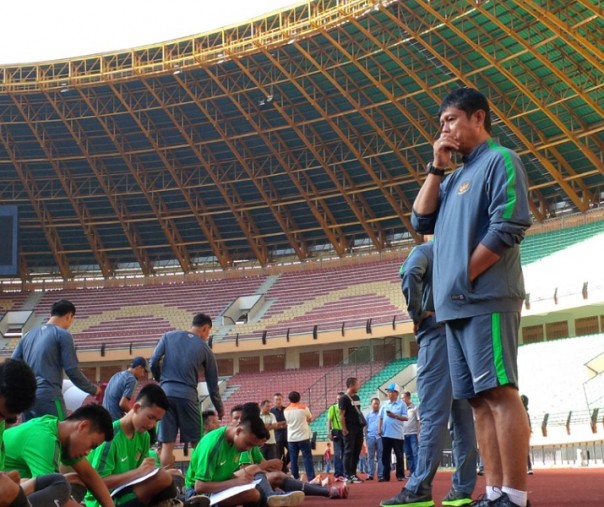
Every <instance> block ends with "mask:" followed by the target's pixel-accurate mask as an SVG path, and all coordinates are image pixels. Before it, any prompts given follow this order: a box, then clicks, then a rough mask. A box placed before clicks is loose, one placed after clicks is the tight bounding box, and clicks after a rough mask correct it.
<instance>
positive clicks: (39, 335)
mask: <svg viewBox="0 0 604 507" xmlns="http://www.w3.org/2000/svg"><path fill="white" fill-rule="evenodd" d="M75 313H76V308H75V306H74V304H73V303H72V302H71V301H67V300H66V299H61V300H60V301H57V302H56V303H54V304H53V305H52V308H51V309H50V319H48V322H47V323H46V324H44V325H43V326H40V327H37V328H34V329H32V330H30V331H28V332H27V334H26V335H25V336H24V337H23V338H22V339H21V341H19V343H18V344H17V347H16V348H15V351H14V352H13V359H21V360H23V361H25V362H26V363H27V364H28V365H29V366H30V367H31V369H32V370H33V371H34V374H35V375H36V382H37V389H36V401H35V402H34V404H33V406H32V407H31V408H30V409H29V410H26V411H25V412H23V414H22V419H23V422H25V421H28V420H29V419H33V418H34V417H40V416H43V415H47V414H48V415H54V416H56V417H58V418H59V420H63V419H65V417H67V413H66V412H67V409H66V408H65V400H64V399H63V370H65V373H66V374H67V376H68V377H69V379H70V380H71V381H72V382H73V383H74V385H75V386H76V387H79V388H80V389H81V390H82V391H84V392H87V393H89V394H92V395H93V396H98V394H99V393H100V389H99V387H98V386H96V385H95V384H93V383H91V382H90V381H89V380H88V379H87V378H86V376H85V375H84V374H83V373H82V370H80V367H79V364H78V358H77V356H76V351H75V346H74V344H73V338H72V336H71V333H70V332H69V331H68V329H69V328H70V327H71V325H72V324H73V321H74V319H75Z"/></svg>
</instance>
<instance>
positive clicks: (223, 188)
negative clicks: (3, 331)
mask: <svg viewBox="0 0 604 507" xmlns="http://www.w3.org/2000/svg"><path fill="white" fill-rule="evenodd" d="M292 27H294V28H292ZM602 33H604V22H603V19H602V6H601V3H600V2H598V1H595V0H594V1H592V2H590V1H587V0H582V1H581V0H580V1H576V2H565V1H559V2H556V1H548V2H545V1H530V0H529V1H524V0H523V1H515V2H479V3H478V4H477V3H476V2H475V1H467V2H464V1H461V2H448V1H442V2H440V1H431V2H428V1H421V0H420V1H405V2H399V1H395V2H391V1H390V2H386V1H382V2H379V1H375V2H374V1H370V2H360V1H358V0H357V1H348V2H342V1H336V0H331V1H329V0H324V1H322V2H310V3H308V4H305V5H304V6H300V7H297V8H294V9H291V10H289V11H284V12H283V13H281V14H279V15H277V16H276V17H275V16H273V17H271V18H266V19H264V20H260V21H259V20H256V21H255V22H254V23H252V24H250V25H245V26H241V27H237V28H233V29H231V30H230V31H221V32H218V33H215V34H204V35H203V36H199V37H197V38H192V39H186V40H183V41H176V42H174V43H172V44H167V45H163V46H158V47H154V48H142V49H133V50H132V51H131V52H129V53H120V54H115V55H103V56H97V57H89V58H86V59H76V60H70V61H67V62H51V63H47V64H38V65H29V66H23V67H14V66H13V67H0V79H1V81H0V204H16V205H18V207H19V213H20V225H19V233H20V246H19V248H20V254H21V255H20V258H21V277H22V278H23V279H28V278H30V277H36V276H42V274H44V275H45V276H46V275H47V274H52V275H58V276H61V277H62V278H64V279H70V278H73V277H76V276H80V275H82V274H83V273H85V272H87V273H89V272H95V271H96V272H100V273H102V276H104V277H112V276H116V275H117V274H119V273H120V270H122V269H127V270H131V271H139V272H142V273H144V274H146V275H149V274H152V273H154V272H157V271H158V270H160V269H162V266H176V267H177V269H178V270H181V271H184V272H190V271H195V270H198V269H201V268H202V267H204V266H207V265H208V264H209V265H214V266H215V267H217V268H229V267H231V266H233V265H234V264H236V263H237V262H240V261H249V260H253V261H254V262H256V263H259V264H262V265H266V264H269V263H272V262H278V261H279V259H281V258H285V257H287V258H290V259H292V258H294V259H299V260H305V259H307V258H311V257H314V256H316V255H318V252H324V251H329V252H331V253H333V254H335V255H344V254H346V253H349V252H350V251H352V250H354V249H356V248H361V247H362V248H370V249H373V250H382V249H384V248H387V247H388V246H390V245H391V244H392V243H393V242H395V241H397V240H400V239H403V238H408V239H415V240H416V239H417V238H416V237H415V233H414V232H413V231H412V229H411V227H410V224H409V213H410V210H411V204H412V202H413V199H414V197H415V195H416V194H417V191H418V189H419V187H420V185H421V182H422V181H423V172H424V167H425V163H426V162H427V161H429V160H430V159H431V153H432V147H431V143H432V140H433V138H434V137H435V136H436V135H437V132H438V121H437V116H436V114H437V109H438V104H439V102H440V100H441V98H442V97H443V96H444V95H445V94H446V93H447V92H448V91H449V90H451V89H453V88H456V87H458V86H463V85H467V86H472V87H476V88H478V89H480V90H481V91H483V92H484V93H486V95H487V96H488V97H489V99H490V100H491V104H492V106H493V123H494V126H493V135H494V137H496V138H498V140H499V142H500V143H501V144H503V145H504V146H507V147H510V148H512V149H514V150H516V151H517V152H519V153H520V154H521V156H522V159H523V161H524V164H525V167H526V169H527V173H528V177H529V180H530V188H531V191H530V196H531V205H532V212H533V215H534V217H535V219H536V220H543V219H545V218H548V217H550V216H552V215H554V214H556V213H560V212H561V211H564V210H572V211H587V210H588V209H590V208H591V207H594V206H598V205H599V204H600V196H601V193H602V191H603V189H602V185H603V183H604V178H603V174H604V168H603V165H604V163H603V156H602V153H603V149H602V148H603V145H604V140H603V136H602V131H603V130H604V120H603V115H602V109H603V108H602V105H603V97H604V90H603V87H604V79H603V68H602V61H604V45H603V43H602V37H601V34H602ZM275 34H276V35H275ZM174 48H176V49H174ZM142 55H146V57H145V58H146V59H145V58H143V56H142ZM154 58H155V59H154ZM156 60H157V61H156Z"/></svg>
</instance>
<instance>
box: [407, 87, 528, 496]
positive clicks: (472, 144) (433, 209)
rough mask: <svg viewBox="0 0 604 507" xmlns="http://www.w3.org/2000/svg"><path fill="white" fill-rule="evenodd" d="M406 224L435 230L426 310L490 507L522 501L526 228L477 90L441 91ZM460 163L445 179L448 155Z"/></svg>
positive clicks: (519, 174) (519, 196) (518, 174)
mask: <svg viewBox="0 0 604 507" xmlns="http://www.w3.org/2000/svg"><path fill="white" fill-rule="evenodd" d="M438 116H439V122H440V127H441V129H440V130H441V132H440V135H439V137H438V139H436V141H434V144H433V147H432V148H433V161H432V163H430V164H428V175H427V176H426V180H425V181H424V183H423V185H422V187H421V189H420V191H419V193H418V195H417V197H416V199H415V201H414V203H413V210H412V215H411V223H412V225H413V227H414V228H415V230H416V231H417V232H418V233H419V234H434V236H435V238H436V241H435V245H434V272H433V278H434V280H435V281H436V282H437V283H435V284H434V287H433V289H434V308H435V311H436V318H437V319H438V321H439V322H444V323H445V326H446V335H447V349H448V354H449V365H450V370H451V380H452V385H453V396H454V398H455V399H467V400H469V402H470V404H471V405H472V409H473V412H474V419H475V421H476V428H477V434H478V440H479V447H480V450H481V453H482V454H483V459H484V465H485V467H484V468H485V474H486V483H487V490H486V498H485V500H484V502H483V504H484V505H489V506H490V507H525V506H526V505H527V491H526V456H527V455H528V449H529V437H530V428H529V425H528V422H527V420H526V414H525V412H524V407H523V406H522V401H520V395H519V393H518V364H517V355H518V334H519V329H520V310H521V308H522V303H523V301H524V297H525V290H524V281H523V277H522V268H521V263H520V242H521V241H522V240H523V239H524V235H525V232H526V230H527V229H528V228H529V227H530V225H531V217H530V213H529V199H528V181H527V177H526V172H525V170H524V166H523V164H522V161H521V160H520V157H519V156H518V155H517V154H516V153H515V152H513V151H511V150H509V149H507V148H504V147H503V146H500V145H499V144H497V143H496V142H495V140H494V139H493V138H492V137H491V111H490V106H489V102H488V100H487V98H486V97H485V96H484V95H483V94H482V93H480V92H479V91H478V90H474V89H472V88H468V87H464V88H459V89H457V90H455V91H453V92H451V93H450V94H448V95H447V96H446V97H445V99H444V100H443V101H442V103H441V105H440V108H439V113H438ZM454 152H456V153H459V154H460V155H461V156H462V162H463V165H462V166H460V167H459V168H457V169H456V170H455V171H453V172H452V173H451V174H449V175H447V176H446V177H445V172H446V171H445V169H446V168H448V167H449V166H450V164H451V161H452V156H453V153H454Z"/></svg>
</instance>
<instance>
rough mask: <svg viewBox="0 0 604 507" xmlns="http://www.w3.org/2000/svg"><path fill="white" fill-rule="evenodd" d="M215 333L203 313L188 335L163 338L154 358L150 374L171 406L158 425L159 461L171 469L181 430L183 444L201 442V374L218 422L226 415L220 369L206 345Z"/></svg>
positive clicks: (174, 334) (197, 317) (197, 316)
mask: <svg viewBox="0 0 604 507" xmlns="http://www.w3.org/2000/svg"><path fill="white" fill-rule="evenodd" d="M211 330H212V319H211V318H210V317H208V316H207V315H205V314H203V313H198V314H197V315H195V317H193V323H192V326H191V329H190V330H189V331H170V332H168V333H166V334H164V335H163V336H162V337H161V339H160V340H159V343H158V344H157V347H155V350H154V351H153V355H152V356H151V373H152V374H153V378H154V379H155V380H157V381H158V382H159V383H160V385H161V387H162V388H163V390H164V391H165V393H166V395H167V396H168V401H169V402H170V408H169V409H168V411H167V412H166V414H165V415H164V418H163V419H162V421H161V424H160V425H159V434H158V441H159V442H160V443H161V444H162V445H161V454H160V461H161V465H162V466H168V465H171V464H172V461H173V451H174V444H175V443H176V435H177V433H178V430H179V429H180V441H181V442H186V443H190V444H191V446H192V447H195V446H196V445H197V442H199V439H200V438H201V424H202V422H201V413H200V408H199V398H198V394H197V383H198V382H199V374H200V372H201V371H204V372H205V380H206V383H207V385H208V392H209V393H210V399H211V400H212V403H213V404H214V408H215V409H216V412H217V413H218V417H219V419H222V416H223V415H224V408H223V405H222V399H221V397H220V392H219V390H218V369H217V367H216V358H215V357H214V353H213V352H212V350H211V349H210V347H209V345H208V344H207V343H206V342H207V340H208V339H209V337H210V331H211Z"/></svg>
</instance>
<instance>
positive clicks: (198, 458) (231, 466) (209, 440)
mask: <svg viewBox="0 0 604 507" xmlns="http://www.w3.org/2000/svg"><path fill="white" fill-rule="evenodd" d="M227 429H228V427H227V426H225V427H224V428H218V429H216V430H214V431H210V432H209V433H207V434H206V435H204V437H203V438H202V439H201V441H200V442H199V444H197V447H195V450H194V451H193V455H192V456H191V463H189V469H188V470H187V475H186V476H185V485H186V486H187V488H194V487H195V481H203V482H222V481H228V480H229V479H231V478H232V477H233V474H234V473H235V472H236V471H237V470H239V456H240V454H241V453H240V452H239V451H237V449H236V448H235V446H234V445H233V444H230V443H228V442H227V439H226V431H227Z"/></svg>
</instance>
